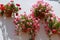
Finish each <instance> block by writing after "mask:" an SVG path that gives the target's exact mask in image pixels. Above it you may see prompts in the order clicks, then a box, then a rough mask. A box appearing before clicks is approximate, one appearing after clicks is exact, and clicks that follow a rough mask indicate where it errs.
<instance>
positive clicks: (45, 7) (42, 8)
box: [31, 1, 53, 19]
mask: <svg viewBox="0 0 60 40" xmlns="http://www.w3.org/2000/svg"><path fill="white" fill-rule="evenodd" d="M31 11H32V15H33V16H34V17H38V18H39V19H45V18H46V17H47V16H48V15H49V14H50V13H51V12H52V11H53V10H52V6H50V5H49V4H48V3H46V2H43V1H38V2H37V4H34V5H33V8H32V10H31Z"/></svg>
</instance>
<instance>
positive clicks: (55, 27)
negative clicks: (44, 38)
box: [45, 16, 60, 40]
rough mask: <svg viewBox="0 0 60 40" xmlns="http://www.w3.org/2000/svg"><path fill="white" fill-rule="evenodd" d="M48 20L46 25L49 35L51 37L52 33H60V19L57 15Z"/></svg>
mask: <svg viewBox="0 0 60 40" xmlns="http://www.w3.org/2000/svg"><path fill="white" fill-rule="evenodd" d="M47 22H48V23H47V25H46V26H45V30H46V33H47V34H48V36H49V39H50V37H51V36H52V35H55V34H58V35H60V19H59V20H58V18H56V16H51V17H50V18H49V19H48V21H47ZM50 40H51V39H50Z"/></svg>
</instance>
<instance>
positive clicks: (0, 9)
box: [0, 1, 21, 17]
mask: <svg viewBox="0 0 60 40" xmlns="http://www.w3.org/2000/svg"><path fill="white" fill-rule="evenodd" d="M19 10H21V8H20V4H14V1H10V2H9V3H7V4H5V5H3V4H1V5H0V14H3V13H4V14H5V15H6V16H7V17H11V15H12V13H17V12H18V11H19Z"/></svg>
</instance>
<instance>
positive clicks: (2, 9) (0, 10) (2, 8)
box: [0, 4, 5, 16]
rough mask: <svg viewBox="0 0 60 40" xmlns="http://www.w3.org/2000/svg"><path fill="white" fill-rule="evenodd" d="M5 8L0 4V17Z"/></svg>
mask: <svg viewBox="0 0 60 40" xmlns="http://www.w3.org/2000/svg"><path fill="white" fill-rule="evenodd" d="M4 10H5V7H4V5H3V4H0V16H3V14H4Z"/></svg>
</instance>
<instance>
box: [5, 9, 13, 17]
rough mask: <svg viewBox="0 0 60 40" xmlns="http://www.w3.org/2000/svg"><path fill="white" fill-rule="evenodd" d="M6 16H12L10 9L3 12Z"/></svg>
mask: <svg viewBox="0 0 60 40" xmlns="http://www.w3.org/2000/svg"><path fill="white" fill-rule="evenodd" d="M4 14H5V16H6V17H11V16H12V10H8V11H7V12H4Z"/></svg>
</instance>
